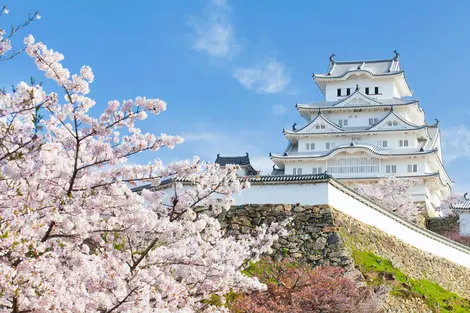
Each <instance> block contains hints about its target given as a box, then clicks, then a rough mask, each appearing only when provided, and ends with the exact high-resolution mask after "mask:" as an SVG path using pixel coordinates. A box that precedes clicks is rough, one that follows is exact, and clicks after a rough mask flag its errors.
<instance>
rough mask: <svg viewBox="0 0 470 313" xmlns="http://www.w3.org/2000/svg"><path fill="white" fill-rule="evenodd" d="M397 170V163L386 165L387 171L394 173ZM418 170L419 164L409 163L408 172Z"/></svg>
mask: <svg viewBox="0 0 470 313" xmlns="http://www.w3.org/2000/svg"><path fill="white" fill-rule="evenodd" d="M396 172H397V166H396V165H387V166H385V173H387V174H394V173H396ZM417 172H418V164H408V173H417Z"/></svg>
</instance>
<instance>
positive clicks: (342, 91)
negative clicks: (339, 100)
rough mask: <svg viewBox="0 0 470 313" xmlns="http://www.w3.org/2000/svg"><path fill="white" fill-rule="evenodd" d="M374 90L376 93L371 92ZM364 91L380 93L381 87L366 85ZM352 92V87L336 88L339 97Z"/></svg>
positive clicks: (368, 93) (367, 93)
mask: <svg viewBox="0 0 470 313" xmlns="http://www.w3.org/2000/svg"><path fill="white" fill-rule="evenodd" d="M372 90H373V91H374V93H371V91H372ZM364 92H365V94H366V95H378V94H380V93H379V87H365V88H364ZM350 94H351V88H338V89H337V90H336V95H337V96H338V97H341V96H349V95H350Z"/></svg>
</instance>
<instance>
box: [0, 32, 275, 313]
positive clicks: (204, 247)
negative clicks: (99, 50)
mask: <svg viewBox="0 0 470 313" xmlns="http://www.w3.org/2000/svg"><path fill="white" fill-rule="evenodd" d="M24 43H25V45H26V49H25V51H26V53H27V54H28V55H29V56H30V57H31V58H33V60H34V61H35V63H36V66H37V68H38V69H39V70H41V71H43V72H44V74H45V77H46V78H48V79H51V80H53V81H55V82H56V83H57V85H58V86H59V87H60V90H61V91H60V92H59V93H47V92H46V91H45V90H43V88H42V87H41V85H37V84H26V83H24V82H21V83H19V84H18V85H17V86H16V88H14V90H13V91H12V92H11V93H6V92H5V93H3V94H1V95H0V138H1V140H0V312H74V313H77V312H102V313H111V312H162V313H164V312H181V313H183V312H225V311H226V309H225V308H223V307H214V306H211V305H209V304H207V303H206V302H205V301H203V300H204V299H207V298H209V297H211V296H212V295H223V294H225V293H227V292H229V291H230V290H232V291H249V290H263V289H265V285H264V284H262V283H260V282H259V281H258V280H257V279H256V278H250V277H248V276H245V275H244V274H242V272H241V270H242V269H243V268H244V266H246V264H247V262H248V261H250V260H256V259H257V258H258V257H259V256H260V255H261V254H263V253H265V252H267V251H269V248H270V246H271V244H272V243H273V241H274V240H275V239H276V238H277V237H278V235H279V234H280V233H282V232H283V227H282V226H281V225H277V224H275V223H273V224H272V225H271V226H270V227H269V228H267V227H260V228H259V229H257V230H255V231H254V233H253V234H251V235H250V236H246V237H242V238H239V239H235V238H234V237H232V236H228V235H227V234H226V233H225V232H224V230H223V228H222V227H221V225H220V223H219V221H218V219H217V216H218V214H220V213H221V212H223V211H225V210H229V209H230V207H231V206H232V204H233V198H232V194H233V193H237V192H241V191H242V190H243V189H245V188H248V187H249V184H248V183H247V182H244V181H241V180H240V179H239V178H238V177H237V175H236V172H237V170H238V167H236V166H226V167H224V168H221V167H219V166H218V165H216V164H208V163H205V162H201V161H200V160H199V159H198V158H194V159H193V160H192V161H182V162H177V163H175V164H171V165H168V166H164V165H163V164H162V162H161V161H160V160H158V159H156V160H155V161H154V162H152V163H150V164H147V165H129V162H127V161H128V159H129V158H131V157H132V156H134V155H136V154H138V153H141V152H143V151H147V150H152V151H157V150H159V149H161V148H165V147H166V148H173V147H174V146H175V145H177V144H179V143H181V142H182V138H180V137H178V136H170V135H167V134H160V135H155V134H152V133H143V132H142V131H141V130H140V129H139V128H138V127H137V126H136V124H137V123H138V122H139V121H141V120H145V119H146V118H148V117H149V116H151V115H158V114H160V113H161V112H163V111H164V110H165V109H166V103H165V102H164V101H162V100H159V99H147V98H144V97H137V98H135V99H134V100H125V101H117V100H113V101H110V102H109V103H108V105H107V107H106V109H105V110H104V112H103V113H102V114H101V115H100V116H99V117H94V116H92V115H90V114H89V110H90V109H91V108H92V107H93V106H94V105H95V104H96V103H95V101H94V100H93V99H91V98H89V97H88V94H89V92H90V84H91V83H92V82H93V79H94V75H93V72H92V70H91V68H90V67H88V66H84V67H82V68H81V69H80V71H79V73H78V74H71V72H70V70H68V69H67V68H65V67H64V66H63V64H62V63H61V62H62V61H63V59H64V56H63V55H62V54H60V53H58V52H56V51H53V50H51V49H49V48H48V47H47V46H46V45H45V44H43V43H41V42H37V43H36V42H35V40H34V38H33V37H32V36H28V37H26V38H25V40H24ZM166 177H172V178H173V181H174V183H173V185H172V187H173V188H174V191H175V193H174V197H173V199H172V205H166V204H164V201H163V199H164V198H165V197H166V196H167V195H166V194H165V193H163V192H161V191H159V190H157V189H146V190H144V191H142V192H140V193H137V192H133V191H132V189H130V187H131V186H134V185H137V184H143V183H150V184H152V185H153V186H158V184H159V183H160V180H161V179H162V178H166ZM184 181H189V182H191V184H192V187H191V188H187V187H186V186H185V185H183V183H182V182H184Z"/></svg>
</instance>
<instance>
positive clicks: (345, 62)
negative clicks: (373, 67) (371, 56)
mask: <svg viewBox="0 0 470 313" xmlns="http://www.w3.org/2000/svg"><path fill="white" fill-rule="evenodd" d="M392 61H395V59H394V58H391V59H379V60H357V61H334V63H336V64H355V63H382V62H392Z"/></svg>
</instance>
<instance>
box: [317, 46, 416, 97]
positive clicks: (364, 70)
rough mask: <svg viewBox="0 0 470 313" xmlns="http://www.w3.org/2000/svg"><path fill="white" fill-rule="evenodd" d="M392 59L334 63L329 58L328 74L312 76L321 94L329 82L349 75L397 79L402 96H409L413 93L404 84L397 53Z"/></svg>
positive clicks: (405, 83)
mask: <svg viewBox="0 0 470 313" xmlns="http://www.w3.org/2000/svg"><path fill="white" fill-rule="evenodd" d="M394 53H395V57H394V58H393V59H385V60H363V61H335V60H333V56H334V54H333V55H331V56H330V64H329V67H328V73H326V74H313V79H314V80H315V83H316V84H317V85H318V87H319V88H320V90H321V91H322V93H323V94H325V89H326V87H325V85H326V83H327V82H329V81H337V80H346V79H348V77H349V76H351V75H366V76H369V77H371V78H374V77H385V76H393V77H395V78H396V79H397V83H398V86H399V89H400V90H401V94H402V96H411V94H412V93H413V92H412V91H411V89H410V88H409V86H408V83H407V82H406V79H405V75H404V71H403V70H402V69H401V67H400V61H399V58H398V52H396V51H394Z"/></svg>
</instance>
